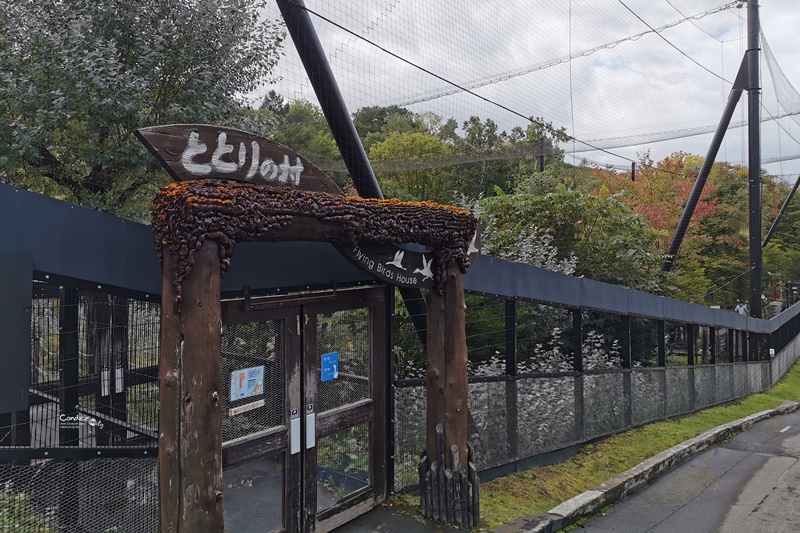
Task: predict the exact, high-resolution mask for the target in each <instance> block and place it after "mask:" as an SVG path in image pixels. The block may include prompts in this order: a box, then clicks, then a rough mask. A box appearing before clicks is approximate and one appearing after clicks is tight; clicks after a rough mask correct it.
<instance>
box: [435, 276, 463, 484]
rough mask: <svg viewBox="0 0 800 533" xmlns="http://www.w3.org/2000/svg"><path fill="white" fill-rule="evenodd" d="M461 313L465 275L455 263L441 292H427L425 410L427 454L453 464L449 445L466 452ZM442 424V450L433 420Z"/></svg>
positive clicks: (460, 451) (460, 452)
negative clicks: (440, 456)
mask: <svg viewBox="0 0 800 533" xmlns="http://www.w3.org/2000/svg"><path fill="white" fill-rule="evenodd" d="M464 327H465V313H464V278H463V274H462V273H461V271H460V270H459V269H458V267H456V266H455V265H453V266H451V267H450V269H449V270H448V272H447V280H446V281H445V285H444V290H443V291H442V294H441V295H440V294H438V293H437V291H436V290H431V291H430V293H429V296H428V365H427V383H428V410H427V415H428V416H427V424H428V425H427V452H428V453H427V455H428V458H429V460H433V459H435V458H437V457H439V455H440V453H444V455H445V457H446V458H447V463H448V464H447V466H449V467H450V468H452V467H453V465H452V464H450V463H452V455H451V453H450V449H451V446H452V445H453V444H455V445H456V446H458V450H459V454H461V461H462V462H466V454H467V451H466V450H467V338H466V331H465V329H464ZM438 423H442V424H444V438H445V442H444V450H439V449H438V445H437V438H436V424H438Z"/></svg>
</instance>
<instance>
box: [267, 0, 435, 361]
mask: <svg viewBox="0 0 800 533" xmlns="http://www.w3.org/2000/svg"><path fill="white" fill-rule="evenodd" d="M276 1H277V4H278V8H279V9H280V10H281V15H283V20H284V21H285V22H286V28H287V29H288V30H289V35H291V36H292V41H294V46H295V48H296V49H297V53H298V54H299V55H300V60H301V61H302V62H303V67H304V68H305V70H306V74H308V79H309V80H310V81H311V86H312V87H313V88H314V93H315V94H316V95H317V100H319V105H320V108H321V109H322V114H323V115H325V120H326V121H327V122H328V126H329V127H330V129H331V134H332V135H333V138H334V140H335V141H336V145H337V146H338V147H339V152H341V154H342V159H344V164H345V166H346V167H347V170H348V172H349V173H350V177H351V178H353V184H354V185H355V187H356V190H357V191H358V194H360V195H361V196H362V197H363V198H381V199H382V198H383V192H381V187H380V185H379V184H378V180H377V178H376V177H375V173H374V172H373V171H372V166H371V165H370V164H369V159H368V158H367V153H366V151H365V150H364V146H363V145H362V144H361V139H360V138H359V136H358V132H357V131H356V127H355V125H354V124H353V120H352V119H351V117H350V112H349V111H348V110H347V105H346V104H345V101H344V98H343V97H342V93H341V91H340V90H339V85H338V84H337V83H336V78H335V77H334V76H333V71H332V70H331V66H330V64H329V63H328V59H327V57H326V55H325V50H324V49H323V48H322V43H320V41H319V37H318V36H317V31H316V29H314V24H313V23H312V22H311V17H310V16H309V14H308V11H307V10H306V6H305V3H304V2H303V0H276ZM400 295H401V296H402V297H403V303H405V305H406V307H407V308H408V314H409V315H410V317H411V321H412V323H413V324H414V329H415V330H416V331H417V336H418V337H419V340H420V342H421V343H422V346H423V347H427V340H428V338H427V333H426V328H427V318H426V313H427V306H426V304H425V300H424V298H423V297H422V292H421V291H420V290H419V289H411V288H405V287H400Z"/></svg>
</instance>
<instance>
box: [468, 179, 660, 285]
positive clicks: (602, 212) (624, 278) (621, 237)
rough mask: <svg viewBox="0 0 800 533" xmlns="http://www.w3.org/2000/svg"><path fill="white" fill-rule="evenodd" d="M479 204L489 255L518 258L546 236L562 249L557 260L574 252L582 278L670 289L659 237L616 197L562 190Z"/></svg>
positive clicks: (496, 198) (520, 195)
mask: <svg viewBox="0 0 800 533" xmlns="http://www.w3.org/2000/svg"><path fill="white" fill-rule="evenodd" d="M479 206H480V212H479V215H480V218H481V224H482V227H483V228H484V230H483V232H482V233H483V234H484V235H486V237H485V240H486V241H488V243H489V246H488V247H487V246H486V245H484V250H485V251H486V253H487V254H488V255H501V256H503V255H508V254H511V255H512V256H513V255H514V254H518V253H520V249H521V248H522V247H523V246H527V245H529V244H528V241H529V240H530V239H532V238H533V239H535V238H536V233H544V234H547V235H549V236H550V237H551V239H548V241H547V244H548V246H552V247H555V249H556V250H558V256H557V257H555V258H552V259H551V262H552V263H554V264H562V265H563V264H565V263H564V262H565V261H566V262H569V261H571V256H570V254H574V261H575V274H576V275H578V276H586V277H587V278H590V279H594V280H597V281H604V282H607V283H612V284H614V285H621V286H623V287H630V288H634V289H639V290H644V291H648V292H653V293H663V292H664V291H665V290H667V289H668V286H667V285H666V284H665V282H664V280H663V279H662V278H661V276H659V265H660V255H659V253H658V251H657V243H658V234H657V233H656V232H655V231H654V230H653V229H652V228H650V227H649V226H648V224H647V221H646V220H645V218H644V217H642V216H640V215H637V214H636V213H634V212H633V211H632V210H631V209H630V208H629V207H628V206H627V205H625V204H624V203H623V202H621V201H620V200H619V199H618V198H617V197H616V196H614V195H608V196H605V197H598V196H593V195H590V194H588V193H586V192H583V191H577V190H568V189H566V188H565V187H563V186H559V187H558V188H557V189H556V190H555V191H554V192H551V193H548V194H543V195H533V194H508V195H499V196H495V197H490V198H484V199H483V200H481V201H480V202H479ZM520 236H523V238H520ZM566 264H569V263H566Z"/></svg>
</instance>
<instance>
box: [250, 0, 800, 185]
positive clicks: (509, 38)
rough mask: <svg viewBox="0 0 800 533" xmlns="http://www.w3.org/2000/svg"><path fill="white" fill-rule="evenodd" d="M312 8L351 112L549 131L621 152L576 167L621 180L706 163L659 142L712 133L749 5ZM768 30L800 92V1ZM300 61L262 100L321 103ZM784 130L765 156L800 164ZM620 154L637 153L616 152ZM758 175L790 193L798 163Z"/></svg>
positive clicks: (618, 2) (329, 1)
mask: <svg viewBox="0 0 800 533" xmlns="http://www.w3.org/2000/svg"><path fill="white" fill-rule="evenodd" d="M306 5H307V6H308V7H309V9H310V10H311V11H312V12H313V14H312V20H313V21H314V23H315V25H316V27H317V31H318V33H319V36H320V40H321V41H322V44H323V47H324V48H325V50H326V52H327V53H328V56H329V60H330V63H331V66H332V68H333V70H334V73H335V75H336V77H337V80H338V83H339V85H340V87H341V90H342V93H343V94H344V96H345V99H346V102H347V105H348V108H349V109H350V111H351V112H353V111H356V110H357V109H359V108H361V107H363V106H368V105H391V104H398V105H405V106H407V107H408V108H409V109H411V110H413V111H415V112H426V111H431V112H433V113H436V114H438V115H440V116H442V117H444V118H445V119H446V118H450V117H453V118H456V119H457V120H458V121H459V122H462V121H464V120H466V119H467V118H469V116H472V115H477V116H479V117H481V118H482V119H486V118H491V119H492V120H494V121H495V122H496V123H497V124H498V125H499V126H500V128H501V129H505V130H510V129H511V128H512V127H514V126H525V124H526V121H525V119H524V118H523V117H528V116H537V117H543V118H544V119H545V120H546V121H550V122H552V123H553V124H554V125H555V126H557V127H565V128H566V130H567V132H568V133H569V134H571V135H573V136H574V137H575V138H577V139H580V140H583V141H587V142H590V143H592V144H594V145H604V146H605V145H609V146H616V147H614V148H609V152H612V154H608V153H603V152H596V151H595V152H585V151H583V152H579V153H576V154H575V156H576V157H577V158H578V159H579V160H580V159H581V158H586V159H588V160H590V161H595V162H599V163H604V164H611V165H615V166H619V167H626V166H627V167H629V166H630V162H629V159H638V158H639V154H641V153H643V152H645V151H648V150H649V152H650V155H651V157H652V158H653V159H656V160H658V159H660V158H663V157H665V156H666V155H669V154H670V153H672V152H675V151H679V150H682V151H686V152H692V153H697V154H700V155H705V153H706V152H707V150H708V144H709V142H710V138H711V134H705V135H700V136H694V137H686V138H681V139H674V140H669V141H663V142H654V141H655V140H657V139H663V138H664V137H665V136H669V135H667V134H666V133H665V132H671V131H674V130H686V129H692V128H702V127H713V126H715V125H716V123H717V121H718V120H719V117H720V115H721V113H722V109H723V107H724V105H725V101H726V99H727V97H728V94H729V92H730V88H731V82H732V80H733V79H734V78H735V76H736V71H737V69H738V66H739V64H740V62H741V57H742V54H743V52H744V50H745V49H746V22H745V21H746V11H747V9H746V4H744V5H742V7H741V8H739V9H737V8H736V7H726V6H731V5H733V6H735V5H736V4H731V3H729V2H724V1H720V0H581V1H579V0H572V2H570V1H568V0H544V1H542V0H537V1H532V0H506V1H504V2H496V1H488V0H436V1H430V0H425V1H423V0H369V1H364V0H348V1H341V0H335V1H334V0H306ZM721 8H723V9H721ZM271 15H272V16H277V10H275V11H273V12H271ZM760 16H761V24H762V28H763V32H764V34H765V36H766V39H767V41H768V43H769V45H770V47H771V49H772V51H773V53H774V55H775V57H776V60H777V62H778V63H779V65H780V67H781V68H782V70H783V72H784V74H785V75H786V77H787V78H788V80H789V81H790V82H791V83H792V84H793V85H794V86H795V87H798V86H800V46H798V44H797V43H798V42H799V41H800V40H799V39H798V37H797V29H798V28H800V1H798V0H762V2H761V10H760ZM687 18H688V20H687ZM325 19H328V20H325ZM340 26H341V27H340ZM651 28H652V29H657V30H660V31H659V33H658V34H656V33H655V32H653V31H652V30H651ZM659 35H660V36H659ZM365 39H368V40H369V41H371V42H367V40H365ZM376 45H377V46H376ZM612 45H613V46H612ZM606 46H608V47H606ZM378 47H381V48H383V49H385V50H381V49H380V48H378ZM292 48H293V45H292V43H291V41H287V51H286V58H285V59H284V60H283V61H281V63H280V64H279V67H278V71H277V72H276V73H277V74H278V75H279V76H281V78H282V79H281V81H280V82H278V83H277V84H276V85H274V86H272V87H266V88H264V91H265V92H266V91H267V90H269V89H275V90H277V91H278V92H279V93H280V94H282V95H283V96H284V97H286V98H288V99H292V98H306V99H309V100H312V101H316V98H315V96H314V94H313V91H312V90H311V88H310V87H309V85H308V81H307V78H306V77H305V74H304V72H303V70H302V67H301V65H300V63H299V60H297V58H296V56H295V55H294V52H293V50H292ZM387 51H388V52H391V54H390V53H387ZM570 57H572V60H569V58H570ZM400 58H402V59H400ZM422 69H424V71H423V70H422ZM426 71H427V72H426ZM762 79H763V83H762V85H763V104H764V106H765V109H766V111H763V114H764V115H765V116H767V113H771V114H773V115H777V114H779V113H781V112H782V110H781V109H780V108H779V107H778V104H777V102H776V96H775V91H774V90H773V88H772V82H771V79H770V76H769V70H768V69H767V66H766V64H765V63H763V62H762ZM453 84H457V85H460V86H461V87H462V88H467V89H469V90H470V92H467V91H463V90H459V89H457V88H455V87H454V85H453ZM471 93H473V94H471ZM794 105H795V106H800V102H797V101H795V102H794ZM746 109H747V97H746V95H745V96H743V97H742V100H741V102H740V105H739V107H738V108H737V112H736V114H735V115H734V118H733V121H743V120H745V119H746ZM795 119H797V120H800V119H798V117H795ZM779 123H780V126H782V128H781V127H779V125H778V123H777V122H776V121H770V122H767V123H765V124H764V126H763V130H762V138H763V144H762V156H763V157H764V158H765V159H766V158H779V157H787V156H789V155H797V156H800V143H798V141H800V126H799V125H798V124H797V123H796V122H795V121H794V120H793V119H792V118H783V119H781V120H780V121H779ZM648 134H653V135H648ZM745 135H746V131H745V129H744V128H738V129H733V130H731V131H729V133H728V135H727V137H726V141H725V143H724V144H723V147H722V149H721V151H720V154H719V156H718V159H726V160H729V161H732V162H737V163H738V162H745V163H746V161H747V151H746V142H745V140H746V136H745ZM628 137H630V140H628V141H625V140H619V139H618V138H628ZM625 143H633V145H632V146H629V147H621V146H620V145H621V144H625ZM562 148H564V149H565V150H566V151H567V152H570V151H571V150H572V149H575V150H579V149H580V148H581V146H580V145H577V144H576V145H572V144H571V143H570V145H564V146H562ZM584 148H585V146H584ZM764 168H766V169H767V170H768V171H769V172H770V173H774V174H782V175H784V176H785V177H786V179H787V180H788V179H794V177H796V174H797V173H798V172H800V159H794V160H791V161H784V162H782V163H780V162H776V163H770V164H766V165H765V166H764Z"/></svg>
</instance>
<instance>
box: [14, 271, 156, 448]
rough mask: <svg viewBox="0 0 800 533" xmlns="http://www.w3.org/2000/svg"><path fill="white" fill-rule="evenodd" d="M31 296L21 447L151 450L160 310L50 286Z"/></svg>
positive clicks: (142, 303)
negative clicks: (26, 401) (27, 385)
mask: <svg viewBox="0 0 800 533" xmlns="http://www.w3.org/2000/svg"><path fill="white" fill-rule="evenodd" d="M33 294H34V297H33V300H32V302H31V388H30V396H29V405H30V406H29V412H28V418H27V420H26V419H24V418H22V417H20V420H19V422H18V427H17V428H16V429H17V434H18V435H19V436H20V437H19V438H18V439H17V442H16V444H18V445H21V446H32V447H51V446H79V447H94V446H136V445H149V446H152V445H153V444H154V440H155V438H156V431H157V428H158V411H157V407H156V406H157V401H158V370H157V360H158V342H159V313H160V310H159V305H158V304H157V303H153V302H146V301H138V300H134V299H129V298H124V297H119V296H114V295H110V294H106V293H100V292H92V291H78V290H76V289H73V288H70V287H64V286H55V285H50V284H44V283H36V284H35V285H34V291H33ZM23 435H24V437H23Z"/></svg>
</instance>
